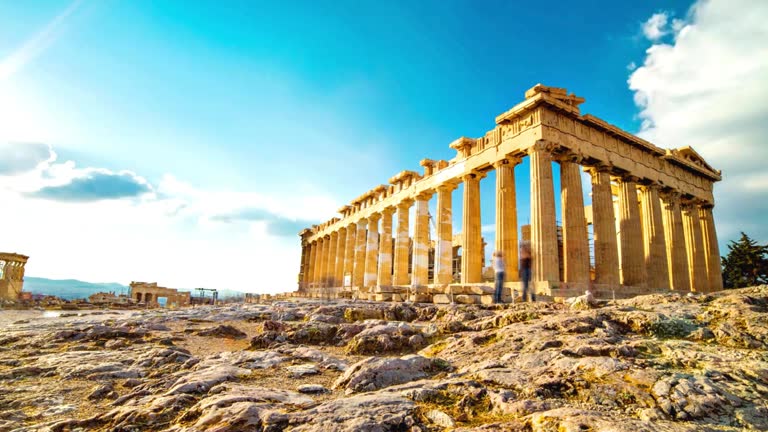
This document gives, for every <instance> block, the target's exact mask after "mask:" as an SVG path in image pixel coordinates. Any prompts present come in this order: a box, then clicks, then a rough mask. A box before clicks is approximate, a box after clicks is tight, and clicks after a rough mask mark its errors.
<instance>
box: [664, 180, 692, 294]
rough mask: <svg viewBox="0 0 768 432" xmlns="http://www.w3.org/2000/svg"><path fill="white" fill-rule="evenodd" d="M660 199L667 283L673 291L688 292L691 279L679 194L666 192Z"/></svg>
mask: <svg viewBox="0 0 768 432" xmlns="http://www.w3.org/2000/svg"><path fill="white" fill-rule="evenodd" d="M661 198H662V199H663V200H664V214H663V218H664V235H665V237H664V238H665V240H666V244H667V269H668V270H669V283H670V286H671V288H672V289H673V290H676V291H689V290H690V289H691V279H690V276H689V274H688V255H687V252H686V250H685V230H684V229H683V214H682V211H681V208H680V194H679V193H677V192H673V191H666V192H664V193H662V194H661Z"/></svg>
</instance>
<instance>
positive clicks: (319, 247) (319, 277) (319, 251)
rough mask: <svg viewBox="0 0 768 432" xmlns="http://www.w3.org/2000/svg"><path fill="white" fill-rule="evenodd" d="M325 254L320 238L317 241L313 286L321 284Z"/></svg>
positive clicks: (323, 241)
mask: <svg viewBox="0 0 768 432" xmlns="http://www.w3.org/2000/svg"><path fill="white" fill-rule="evenodd" d="M324 254H325V239H324V238H323V237H320V238H319V239H317V262H316V264H317V269H316V270H315V284H316V285H315V286H319V285H320V284H321V283H322V282H323V268H324V267H323V257H324Z"/></svg>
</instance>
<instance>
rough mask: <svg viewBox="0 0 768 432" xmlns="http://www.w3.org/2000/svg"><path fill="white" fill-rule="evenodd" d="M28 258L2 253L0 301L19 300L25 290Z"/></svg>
mask: <svg viewBox="0 0 768 432" xmlns="http://www.w3.org/2000/svg"><path fill="white" fill-rule="evenodd" d="M27 260H29V257H28V256H25V255H20V254H15V253H2V252H0V300H12V301H15V300H18V299H19V296H20V295H21V290H22V289H23V288H24V266H25V265H26V264H27Z"/></svg>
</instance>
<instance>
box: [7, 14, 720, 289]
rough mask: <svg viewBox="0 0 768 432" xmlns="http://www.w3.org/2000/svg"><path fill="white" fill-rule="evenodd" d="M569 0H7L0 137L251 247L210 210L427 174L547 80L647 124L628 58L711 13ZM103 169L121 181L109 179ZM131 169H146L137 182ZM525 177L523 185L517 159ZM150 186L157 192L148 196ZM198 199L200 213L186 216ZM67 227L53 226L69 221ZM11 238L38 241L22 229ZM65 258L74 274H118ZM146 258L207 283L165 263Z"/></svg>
mask: <svg viewBox="0 0 768 432" xmlns="http://www.w3.org/2000/svg"><path fill="white" fill-rule="evenodd" d="M558 3H559V4H557V5H549V6H547V5H544V4H538V3H530V2H523V3H518V2H508V1H496V2H493V1H489V2H470V1H465V2H464V1H440V2H438V1H421V2H399V1H393V2H359V1H334V2H317V1H311V2H310V1H307V2H301V1H295V2H254V1H243V2H238V1H227V2H214V1H210V2H206V1H195V2H186V1H116V0H107V1H92V0H83V1H75V2H72V1H52V0H51V1H46V0H40V1H36V2H34V6H32V5H31V4H30V3H28V2H18V1H12V0H0V65H2V64H3V62H5V63H6V66H7V65H8V64H9V61H8V59H16V62H15V63H13V64H14V65H15V66H13V67H7V68H6V71H7V70H10V71H11V72H6V74H5V76H4V75H3V74H2V73H1V71H2V70H3V69H2V67H0V91H3V89H5V90H4V93H0V97H4V98H5V107H6V108H5V111H2V109H3V105H2V104H0V114H6V118H11V119H13V121H10V120H9V121H7V122H6V123H5V124H3V123H0V140H2V139H5V140H6V141H7V142H14V143H16V142H37V143H44V144H46V145H48V146H50V147H51V148H52V150H53V152H55V154H56V157H55V160H53V161H52V162H51V164H52V165H53V166H54V167H55V166H59V165H66V164H67V161H71V162H70V165H69V166H68V167H67V166H64V167H60V169H59V171H62V170H64V171H66V170H69V171H67V172H68V174H67V176H68V177H66V176H65V177H66V178H68V181H69V183H67V181H64V180H62V182H64V183H66V184H72V185H73V187H72V188H70V189H72V190H75V193H77V192H78V191H83V190H86V191H88V193H93V190H94V189H88V188H87V187H86V188H85V189H83V183H84V182H85V183H88V182H92V183H94V184H97V185H102V186H103V188H104V190H105V200H104V201H113V200H114V198H115V192H114V191H113V190H112V188H114V187H117V188H120V187H123V188H124V189H125V191H127V192H126V195H125V198H127V199H133V201H132V202H131V203H130V208H131V209H132V210H131V211H140V210H137V209H138V208H140V207H141V206H143V205H155V204H158V202H163V203H164V204H163V206H167V207H169V208H171V210H168V209H166V208H165V207H163V208H164V210H163V212H161V213H162V214H163V215H165V217H171V216H173V217H176V219H174V220H173V221H170V222H169V221H167V220H164V221H162V222H159V221H158V222H157V223H155V222H151V221H148V222H146V223H148V224H150V225H151V226H152V227H153V229H156V228H157V225H158V224H161V225H162V226H166V227H168V226H170V227H172V228H168V229H169V230H172V231H173V232H174V233H176V234H175V236H174V237H173V239H181V238H185V240H184V242H188V241H192V242H194V241H195V239H197V241H199V244H197V243H195V245H196V246H197V247H202V248H203V249H204V250H206V251H209V252H217V251H215V250H214V251H212V250H211V247H212V246H214V245H211V244H209V241H208V239H209V237H208V236H211V237H210V238H214V237H215V238H216V239H217V240H216V243H218V244H216V245H215V246H216V247H219V248H221V249H220V250H218V252H221V253H223V254H248V253H251V252H253V251H252V250H251V249H249V246H247V245H246V242H245V241H244V240H243V236H244V235H246V234H247V233H249V232H250V233H252V232H253V227H252V226H248V224H247V223H246V224H240V225H238V224H233V223H229V225H231V226H228V227H219V228H215V229H220V230H223V231H221V232H219V234H220V235H214V234H211V233H210V232H207V231H206V232H204V233H202V234H201V230H203V231H205V230H207V229H213V228H210V227H208V228H205V227H204V228H201V227H200V222H201V219H202V220H203V222H204V223H203V225H206V224H207V223H211V222H217V221H218V222H221V221H228V222H232V221H233V218H232V215H233V214H238V215H241V216H243V215H244V216H243V217H242V220H243V221H244V222H253V221H260V220H264V219H268V215H270V214H279V215H281V218H282V219H287V220H291V221H295V222H296V221H298V222H303V221H305V220H306V221H312V220H318V221H319V220H324V219H326V218H328V217H331V216H333V210H334V209H335V208H336V207H338V206H340V205H343V204H345V203H346V202H348V201H349V200H350V199H352V198H354V197H356V196H358V195H359V194H360V193H362V192H364V191H366V190H368V189H369V188H370V187H373V186H375V185H377V184H379V183H386V181H387V179H388V178H389V177H390V176H391V175H393V174H395V173H396V172H398V171H400V170H402V169H413V170H420V167H419V166H418V161H419V160H420V159H421V158H424V157H429V158H433V159H449V158H451V157H453V155H454V151H453V150H451V149H449V148H448V143H450V142H451V141H452V140H453V139H455V138H457V137H459V136H462V135H465V136H479V135H481V134H483V133H484V132H485V131H486V130H488V129H490V128H491V127H492V126H493V119H494V117H495V116H496V115H498V114H499V113H501V112H503V111H505V110H507V109H509V108H510V107H511V106H512V105H514V104H516V103H517V102H519V101H521V100H522V98H523V93H524V92H525V90H526V89H528V88H530V87H532V86H533V85H534V84H536V83H539V82H541V83H544V84H546V85H552V86H559V87H566V88H568V89H569V90H570V91H573V92H575V93H576V94H578V95H580V96H584V97H586V99H587V102H586V103H585V104H584V105H582V112H588V113H592V114H595V115H597V116H599V117H601V118H603V119H605V120H607V121H608V122H611V123H613V124H615V125H617V126H619V127H622V128H624V129H626V130H628V131H630V132H640V131H641V129H643V126H642V119H643V118H642V117H641V116H640V114H641V112H643V109H644V108H645V109H646V111H648V110H647V109H648V107H647V106H646V107H644V106H641V105H638V104H637V102H636V101H635V99H634V98H635V96H636V94H637V93H639V92H643V91H646V90H647V88H646V87H642V85H640V87H639V88H635V89H632V88H631V86H630V85H628V79H629V78H630V75H631V74H633V72H634V70H633V69H634V68H631V67H630V68H628V65H630V64H632V65H634V66H635V67H637V66H641V65H643V63H644V61H646V60H647V59H648V58H649V54H648V53H647V52H646V50H648V49H649V47H651V46H653V45H671V46H674V45H675V43H676V41H677V38H678V31H679V29H674V30H673V29H672V22H673V20H674V19H679V20H681V23H682V22H683V21H685V23H686V24H688V25H691V26H694V25H695V24H696V22H695V17H691V16H690V15H688V10H689V8H690V6H691V5H692V2H691V1H681V2H675V1H643V2H610V1H587V2H558ZM704 3H706V2H704ZM654 14H663V15H664V17H665V23H663V24H662V23H656V24H657V25H655V29H656V30H658V32H659V33H658V34H653V32H650V33H649V32H648V31H647V29H648V27H647V24H648V22H649V20H650V18H651V17H653V16H654ZM57 17H58V18H57ZM644 25H646V27H644ZM665 26H666V27H665ZM644 29H646V31H644ZM651 30H653V29H651ZM656 36H658V37H656ZM19 59H21V60H19ZM654 82H655V81H654ZM654 91H656V90H654ZM654 94H657V93H654ZM0 100H1V99H0ZM654 100H655V99H654ZM8 107H12V109H11V108H8ZM10 111H12V112H11V113H10V114H9V112H10ZM653 114H654V113H651V114H648V113H647V112H646V115H645V116H646V117H647V116H648V115H651V116H652V115H653ZM9 116H10V117H9ZM657 120H658V119H657ZM3 127H4V128H5V130H3V129H2V128H3ZM3 132H5V133H4V134H3ZM697 149H698V147H697ZM0 155H2V153H0ZM706 156H707V155H706V154H705V157H706ZM711 162H713V165H716V166H717V161H711ZM1 167H2V164H0V168H1ZM89 170H91V171H89ZM93 170H100V171H93ZM0 174H2V173H1V172H0ZM104 176H106V177H110V176H111V177H110V179H109V180H108V181H106V182H104V183H97V181H98V180H99V179H100V178H101V177H104ZM126 176H127V177H126ZM129 177H130V178H133V177H136V179H137V185H133V186H131V185H126V184H125V182H124V181H122V180H124V179H125V178H129ZM93 179H96V180H93ZM91 180H92V181H91ZM489 180H490V181H489ZM518 182H523V184H524V185H527V178H525V177H523V178H521V173H520V172H518ZM60 183H61V182H60ZM492 183H493V181H492V179H487V180H485V181H484V185H483V193H484V196H491V197H492V191H493V189H492V187H493V185H492ZM59 186H61V184H54V185H50V184H47V185H45V186H40V187H38V190H37V191H32V192H30V191H26V195H24V196H25V198H24V199H25V200H36V201H35V204H34V205H36V206H38V207H35V208H46V207H45V205H49V206H51V207H50V208H51V209H53V208H54V207H53V206H55V205H58V204H59V203H61V202H65V203H66V204H67V205H71V204H72V201H76V200H73V199H69V200H67V199H65V198H66V197H65V198H62V195H61V193H59V192H56V191H53V190H52V189H51V188H56V187H59ZM29 187H30V188H32V186H29ZM107 189H109V191H107ZM95 190H96V191H98V190H100V189H99V187H98V186H97V187H96V188H95ZM121 190H122V189H121ZM147 190H151V191H153V193H154V195H153V197H152V200H154V201H152V202H149V203H148V202H147V200H143V201H140V202H139V201H136V200H137V199H138V198H137V196H138V194H141V193H145V192H146V191H147ZM518 190H519V193H521V194H526V193H527V192H526V188H525V187H523V188H521V187H518ZM460 193H461V191H458V192H455V193H454V203H456V204H457V205H455V207H460V202H461V200H460ZM35 194H37V195H35ZM110 194H111V195H110ZM41 195H42V198H41ZM118 195H119V193H118ZM201 196H205V197H206V198H205V199H201V198H200V197H201ZM289 196H290V197H294V198H296V201H291V200H285V199H284V198H285V197H289ZM190 197H194V198H190ZM302 197H306V200H304V199H303V198H302ZM313 197H314V198H313ZM70 198H71V197H70ZM41 199H42V200H43V201H40V200H41ZM46 199H47V201H45V200H46ZM312 199H317V200H319V201H318V202H315V201H312ZM521 199H522V200H523V201H526V200H527V196H523V197H521ZM307 200H309V201H307ZM85 201H87V202H88V203H89V205H96V204H98V203H101V204H104V203H103V202H102V201H100V200H91V199H86V200H85ZM150 201H151V200H150ZM201 201H204V202H205V205H202V204H200V205H197V207H196V204H195V203H197V204H199V203H200V202H201ZM249 203H251V204H249ZM108 204H109V205H115V203H108ZM158 205H159V204H158ZM492 205H493V203H486V205H484V209H483V211H484V213H485V216H484V218H483V223H492V222H493V221H492V217H493V216H492V215H493V212H492V208H488V207H489V206H491V207H492ZM211 206H219V207H221V208H220V210H221V211H222V213H223V214H224V216H222V215H220V214H216V210H215V209H211ZM334 206H335V207H334ZM297 207H298V208H297ZM189 208H197V210H199V211H198V212H197V213H194V214H193V213H190V214H188V215H187V216H186V217H185V216H184V212H185V211H186V210H184V209H189ZM201 208H204V209H203V210H201ZM265 209H266V210H265ZM329 209H330V210H329ZM457 210H458V209H457ZM521 210H522V209H521ZM76 211H77V209H76V208H74V207H73V208H72V212H73V214H76ZM108 214H109V213H105V215H108ZM142 214H143V213H142ZM169 214H170V215H171V216H168V215H169ZM200 214H205V216H204V217H201V216H200ZM179 215H180V216H179ZM254 215H256V216H257V217H255V216H254ZM265 215H267V216H265ZM107 217H108V216H107ZM234 219H237V218H234ZM282 219H281V220H282ZM526 219H527V218H525V217H524V216H523V215H521V222H523V221H524V220H526ZM69 223H70V222H66V223H65V222H61V225H60V226H59V227H58V228H59V229H58V230H57V231H56V232H60V231H64V230H72V226H71V225H68V224H69ZM125 223H126V224H130V221H126V222H125ZM163 224H169V225H163ZM116 227H118V228H119V227H122V225H119V224H118V225H116ZM27 228H28V230H29V232H32V231H33V228H32V227H27ZM128 228H130V227H128ZM128 228H126V229H128ZM105 229H106V228H105ZM120 229H122V228H120ZM128 230H129V231H130V229H128ZM22 231H23V230H22ZM257 231H258V230H257ZM267 231H268V233H271V234H274V233H276V232H278V231H280V232H282V231H284V230H282V229H281V230H272V231H270V230H267ZM152 232H154V231H152ZM163 232H167V231H163ZM262 234H263V233H262ZM87 237H88V236H81V241H82V242H83V243H85V244H88V243H89V242H90V240H88V238H87ZM257 237H258V236H257ZM272 237H274V236H272ZM278 237H280V238H272V239H271V240H270V241H274V242H278V243H279V244H280V245H281V246H280V247H281V248H284V249H285V251H286V252H285V253H286V255H284V256H283V260H284V261H286V263H284V267H285V269H286V270H285V272H287V273H289V277H283V278H276V279H275V280H274V284H275V285H283V284H284V285H290V283H292V281H293V280H294V279H295V274H294V273H295V268H294V267H297V265H298V252H297V251H298V247H299V242H298V238H297V237H296V238H288V239H284V238H283V237H284V236H278ZM228 239H231V240H232V242H233V243H228V241H229V240H228ZM144 241H145V242H149V244H151V242H152V241H153V240H152V239H144ZM158 241H161V240H158ZM170 241H171V240H170V239H164V240H162V242H163V243H164V244H166V245H167V244H169V242H170ZM235 243H236V244H237V246H236V247H235V246H233V245H234V244H235ZM256 243H259V241H256ZM10 246H13V247H15V248H17V249H18V250H19V251H20V252H22V251H24V250H25V246H27V245H25V244H24V243H23V241H22V240H21V236H20V237H19V240H16V241H15V242H14V243H13V244H11V245H10ZM3 247H6V246H3V245H2V243H0V249H2V248H3ZM165 247H166V248H167V249H166V252H167V253H170V254H173V250H174V249H173V248H168V247H167V246H165ZM179 247H182V246H181V245H180V246H179ZM135 248H136V250H138V249H139V248H138V246H135ZM33 249H34V250H32V251H29V253H30V254H31V255H33V256H35V253H34V252H36V253H37V254H38V255H39V257H38V262H39V264H38V265H35V264H33V263H35V260H34V259H33V260H31V261H30V268H31V269H30V271H33V273H34V274H35V275H39V276H46V275H51V276H56V275H60V274H61V273H64V269H63V268H59V267H57V266H56V265H53V264H52V262H53V261H54V259H53V256H52V254H51V253H46V252H43V251H40V250H38V249H42V246H36V247H33ZM291 260H295V262H290V263H288V262H287V261H291ZM244 262H249V261H248V260H244ZM222 265H224V262H222ZM139 267H140V266H139ZM67 268H68V269H71V270H72V273H73V274H70V275H68V276H72V277H81V278H83V279H89V280H93V279H94V278H107V279H105V280H114V278H109V274H107V273H103V274H102V273H98V272H92V271H90V270H87V269H84V268H81V267H77V265H73V266H68V267H67ZM177 268H178V269H182V268H183V266H179V267H177ZM257 270H258V271H261V270H260V269H257ZM263 270H264V271H266V270H267V269H263ZM179 271H182V270H179ZM179 271H177V272H176V273H178V272H179ZM233 271H234V270H233ZM245 271H246V270H240V271H237V273H238V274H243V272H245ZM247 271H254V269H253V267H252V265H251V266H250V268H249V269H247ZM136 274H142V275H146V277H155V278H161V277H167V278H170V279H173V280H172V281H169V282H168V283H169V284H171V283H176V284H182V283H183V284H189V283H194V282H195V280H194V279H192V278H183V279H176V278H175V276H173V275H171V274H166V273H165V272H163V271H159V270H152V271H147V272H144V273H142V272H141V271H140V269H137V270H136ZM62 276H63V275H62ZM115 277H117V278H120V277H126V276H125V274H124V273H120V274H119V275H117V274H116V275H115ZM200 279H201V280H203V281H205V282H206V283H215V282H216V280H217V278H216V277H215V276H213V275H212V274H207V275H204V277H203V276H202V275H201V278H200ZM160 282H161V283H162V281H160ZM240 288H243V287H242V286H241V287H240ZM245 288H247V289H251V288H250V287H245ZM281 288H282V287H281ZM284 289H290V286H286V288H283V289H282V290H284Z"/></svg>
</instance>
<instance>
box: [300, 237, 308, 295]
mask: <svg viewBox="0 0 768 432" xmlns="http://www.w3.org/2000/svg"><path fill="white" fill-rule="evenodd" d="M309 249H310V248H309V244H308V243H307V244H302V245H301V266H300V268H299V291H303V290H304V287H305V286H306V283H307V281H306V279H307V270H308V269H309V265H308V264H307V261H308V260H309Z"/></svg>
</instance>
